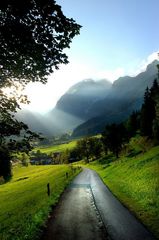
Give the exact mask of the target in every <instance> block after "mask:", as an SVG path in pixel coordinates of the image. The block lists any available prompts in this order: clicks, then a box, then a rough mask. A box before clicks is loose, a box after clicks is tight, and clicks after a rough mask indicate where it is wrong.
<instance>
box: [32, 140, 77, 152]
mask: <svg viewBox="0 0 159 240" xmlns="http://www.w3.org/2000/svg"><path fill="white" fill-rule="evenodd" d="M76 143H77V141H76V140H74V141H71V142H69V143H63V144H59V145H53V146H48V147H45V146H43V147H36V148H34V149H33V151H37V150H40V151H41V152H42V153H47V154H49V153H53V152H63V151H65V150H66V149H68V150H71V149H73V148H74V147H75V146H76Z"/></svg>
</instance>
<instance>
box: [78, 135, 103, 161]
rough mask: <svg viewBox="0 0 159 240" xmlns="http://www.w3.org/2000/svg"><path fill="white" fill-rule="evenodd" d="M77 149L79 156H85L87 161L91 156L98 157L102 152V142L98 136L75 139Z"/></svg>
mask: <svg viewBox="0 0 159 240" xmlns="http://www.w3.org/2000/svg"><path fill="white" fill-rule="evenodd" d="M77 151H78V153H79V156H80V158H81V159H82V158H85V161H86V162H89V161H90V159H92V158H97V157H100V155H101V152H102V143H101V140H100V138H97V137H85V138H83V139H81V140H79V141H77Z"/></svg>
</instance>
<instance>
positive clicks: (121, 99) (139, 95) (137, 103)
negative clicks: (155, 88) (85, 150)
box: [72, 60, 158, 137]
mask: <svg viewBox="0 0 159 240" xmlns="http://www.w3.org/2000/svg"><path fill="white" fill-rule="evenodd" d="M157 64H158V61H157V60H156V61H154V62H152V63H151V64H150V65H148V66H147V69H146V71H145V72H142V73H140V74H138V75H137V76H135V77H129V76H126V77H121V78H119V79H118V80H116V81H115V82H114V83H113V85H112V87H111V88H110V90H109V93H108V94H107V96H106V97H105V98H104V99H102V100H100V101H97V102H96V103H94V104H93V105H92V106H91V107H90V108H89V111H90V112H93V113H96V116H94V117H93V118H90V119H89V120H87V121H86V122H85V123H83V124H81V125H79V126H78V127H77V128H75V129H74V131H73V134H72V136H73V137H77V136H84V135H91V134H96V133H99V132H101V131H102V130H103V129H104V127H105V125H106V124H108V123H112V122H116V123H119V122H121V121H123V120H125V119H126V118H128V116H129V115H130V114H131V113H132V111H133V110H139V109H140V108H141V105H142V102H143V96H144V92H145V89H146V87H147V86H148V87H151V85H152V83H153V81H154V79H155V78H156V77H157V68H156V65H157Z"/></svg>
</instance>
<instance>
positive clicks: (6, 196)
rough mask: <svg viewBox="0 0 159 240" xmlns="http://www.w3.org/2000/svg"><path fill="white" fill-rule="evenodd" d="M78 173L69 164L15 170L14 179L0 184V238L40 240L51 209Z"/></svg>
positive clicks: (3, 239) (5, 239)
mask: <svg viewBox="0 0 159 240" xmlns="http://www.w3.org/2000/svg"><path fill="white" fill-rule="evenodd" d="M66 172H68V177H67V176H66ZM78 172H79V170H76V171H73V170H72V168H71V167H70V166H68V165H60V166H29V167H21V168H19V167H15V169H14V175H13V176H14V177H13V179H12V180H11V181H10V182H9V183H6V184H4V185H0V239H1V240H32V239H34V240H35V239H37V238H38V236H39V235H38V233H39V230H40V228H41V227H42V226H44V224H45V222H46V220H47V218H48V215H49V212H50V211H51V207H52V206H53V205H55V204H56V203H57V201H58V199H59V197H60V195H61V193H62V192H63V191H64V189H65V187H66V186H67V185H68V184H69V183H70V181H71V180H72V179H73V178H74V177H75V175H76V174H77V173H78ZM47 183H50V188H51V195H50V197H49V196H48V195H47Z"/></svg>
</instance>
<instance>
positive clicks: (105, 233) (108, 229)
mask: <svg viewBox="0 0 159 240" xmlns="http://www.w3.org/2000/svg"><path fill="white" fill-rule="evenodd" d="M103 239H105V240H108V239H112V240H155V238H154V237H153V236H152V234H151V233H149V232H148V231H147V230H146V228H145V227H144V226H143V225H142V224H141V223H140V222H139V221H138V220H137V219H136V218H135V217H134V216H133V215H131V214H130V212H129V211H128V210H127V209H126V208H125V207H124V206H123V205H122V204H121V203H120V202H119V201H118V200H117V199H116V198H115V197H114V196H113V195H112V193H111V192H110V191H109V189H108V188H107V187H106V186H105V185H104V184H103V182H102V181H101V179H100V178H99V176H98V175H97V174H96V172H94V171H92V170H90V169H84V170H83V171H82V172H81V173H80V174H79V175H78V176H77V177H76V178H75V179H74V181H73V182H72V184H71V185H70V186H69V188H68V189H67V190H66V191H65V193H64V194H63V196H62V198H61V200H60V203H59V204H58V206H57V207H56V209H55V211H54V214H53V216H52V218H51V219H50V221H49V224H48V228H47V231H46V233H45V234H44V236H43V238H42V240H103Z"/></svg>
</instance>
